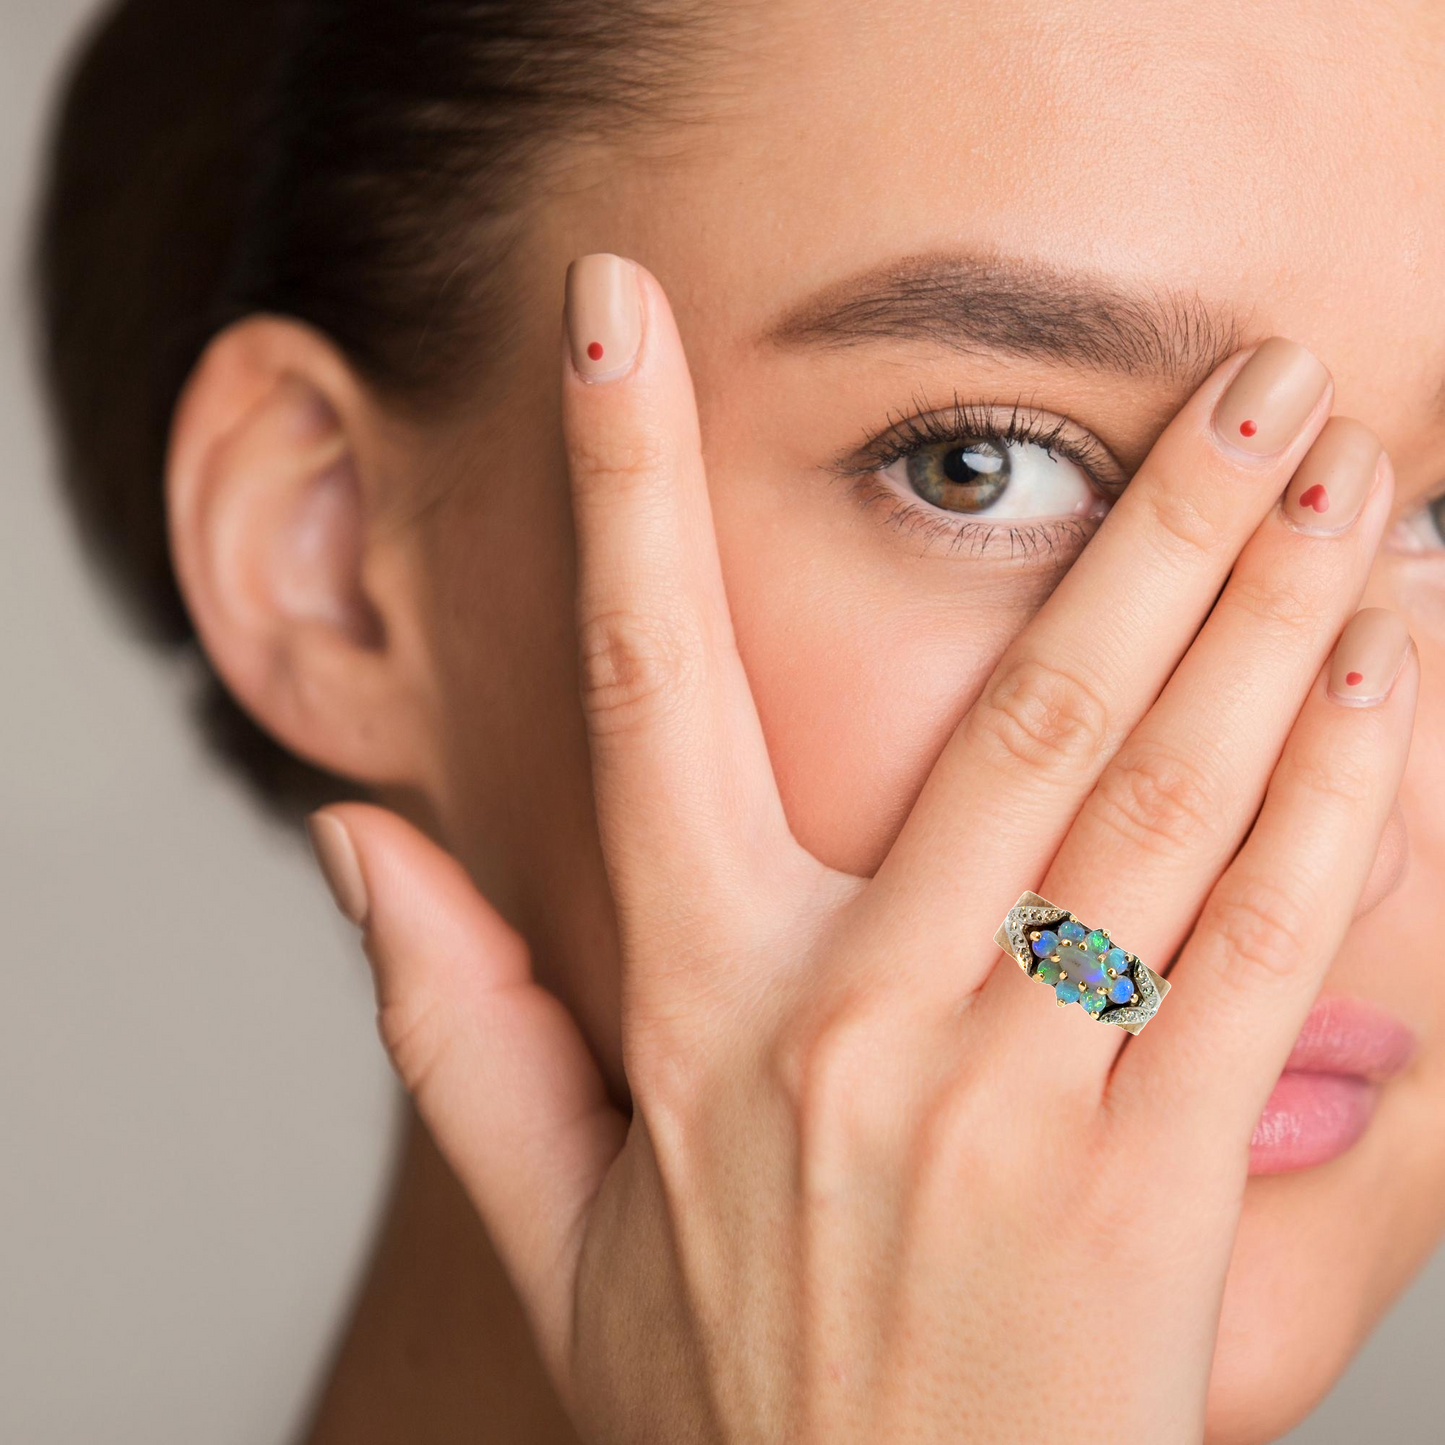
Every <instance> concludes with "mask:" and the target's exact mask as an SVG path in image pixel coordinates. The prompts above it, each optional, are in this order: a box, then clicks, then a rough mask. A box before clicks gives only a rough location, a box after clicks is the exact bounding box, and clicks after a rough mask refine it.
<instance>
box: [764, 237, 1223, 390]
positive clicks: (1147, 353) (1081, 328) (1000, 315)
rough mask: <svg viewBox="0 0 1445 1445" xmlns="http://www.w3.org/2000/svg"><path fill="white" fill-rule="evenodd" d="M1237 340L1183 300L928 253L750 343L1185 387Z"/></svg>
mask: <svg viewBox="0 0 1445 1445" xmlns="http://www.w3.org/2000/svg"><path fill="white" fill-rule="evenodd" d="M1245 334H1246V325H1245V321H1244V319H1243V318H1242V317H1241V316H1240V315H1239V314H1238V313H1236V312H1234V311H1232V310H1230V309H1228V308H1223V307H1216V306H1211V305H1209V304H1207V303H1206V302H1205V301H1204V299H1203V298H1202V297H1201V296H1199V295H1198V293H1197V292H1193V291H1185V290H1174V289H1168V288H1162V287H1144V288H1139V287H1134V288H1131V287H1129V286H1126V285H1124V284H1122V283H1119V282H1114V281H1110V280H1109V279H1107V278H1105V277H1103V276H1099V275H1095V274H1093V273H1089V272H1070V271H1061V270H1055V269H1052V268H1050V267H1048V266H1045V265H1043V264H1041V263H1039V262H1035V261H1026V260H1017V259H1011V258H982V257H978V256H959V255H928V256H914V257H906V258H904V259H902V260H897V261H892V262H888V263H886V264H885V265H883V266H879V267H874V268H872V269H870V270H867V271H864V272H861V273H859V274H857V275H855V276H851V277H848V278H846V279H844V280H842V281H837V282H834V283H832V284H831V285H828V286H825V287H824V288H823V289H822V290H821V291H818V292H816V293H814V294H813V295H812V296H810V297H808V298H807V299H806V300H805V301H803V302H801V303H800V304H798V305H795V306H793V307H790V308H789V309H788V310H787V311H786V312H785V313H784V314H783V316H782V317H781V319H780V320H778V321H777V322H775V323H774V324H773V325H772V326H770V327H768V328H767V329H766V330H765V331H764V332H763V335H762V339H763V341H765V342H767V343H771V344H773V345H776V346H781V347H799V346H819V347H825V348H842V347H852V346H862V345H865V344H867V343H869V342H874V341H922V342H926V343H929V344H932V345H936V346H943V347H947V348H949V349H951V350H954V351H960V352H963V353H965V354H970V355H973V354H978V353H980V352H993V353H1003V354H1007V355H1011V356H1022V357H1029V358H1034V359H1038V360H1041V361H1052V362H1061V363H1064V364H1067V365H1073V366H1085V367H1090V368H1093V369H1095V370H1103V371H1112V372H1118V373H1122V374H1123V375H1126V376H1151V377H1160V378H1164V379H1166V380H1169V381H1184V382H1188V383H1190V384H1197V383H1198V382H1199V381H1202V380H1203V379H1204V377H1205V376H1207V375H1208V374H1209V372H1210V371H1212V370H1213V369H1214V367H1216V366H1217V365H1218V364H1219V363H1220V362H1221V361H1223V360H1224V359H1225V357H1227V356H1229V355H1231V354H1232V353H1234V352H1235V351H1238V350H1239V349H1240V347H1241V346H1243V345H1244V336H1245Z"/></svg>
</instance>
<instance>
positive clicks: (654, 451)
mask: <svg viewBox="0 0 1445 1445" xmlns="http://www.w3.org/2000/svg"><path fill="white" fill-rule="evenodd" d="M568 452H569V456H570V460H571V466H572V477H573V481H574V482H575V484H576V485H577V487H578V488H579V489H580V490H581V491H583V492H586V493H593V492H596V493H601V494H603V495H605V496H608V497H616V496H619V495H622V496H626V495H628V494H629V493H633V492H637V491H639V490H643V489H646V488H647V487H650V486H652V485H654V484H655V483H656V481H657V479H658V478H660V477H662V476H664V475H666V472H667V468H668V455H667V450H666V448H665V447H664V445H663V443H662V441H661V439H660V438H659V437H657V436H655V435H653V434H652V433H651V432H647V431H638V432H629V433H627V434H625V435H609V436H606V437H595V436H594V437H578V438H573V439H572V441H571V442H570V443H569V446H568Z"/></svg>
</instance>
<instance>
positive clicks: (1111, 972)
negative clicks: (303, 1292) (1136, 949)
mask: <svg viewBox="0 0 1445 1445" xmlns="http://www.w3.org/2000/svg"><path fill="white" fill-rule="evenodd" d="M993 937H994V942H995V943H997V944H998V946H999V947H1000V948H1001V949H1003V951H1004V952H1005V953H1007V954H1010V955H1012V957H1013V960H1014V962H1015V963H1017V964H1018V966H1019V967H1020V968H1021V969H1023V971H1024V972H1025V973H1026V974H1028V975H1029V977H1030V978H1037V979H1041V980H1042V981H1043V982H1044V983H1046V984H1048V986H1049V987H1050V988H1051V989H1053V991H1054V1001H1055V1002H1056V1003H1057V1004H1059V1005H1060V1006H1061V1007H1062V1006H1063V1005H1065V1004H1071V1003H1077V1004H1079V1005H1080V1006H1081V1007H1082V1008H1083V1010H1084V1012H1085V1013H1087V1014H1089V1015H1090V1016H1091V1017H1092V1018H1094V1019H1095V1020H1097V1021H1098V1022H1099V1023H1104V1024H1113V1025H1115V1027H1117V1028H1121V1029H1127V1030H1128V1031H1129V1032H1130V1033H1131V1034H1137V1033H1138V1032H1139V1030H1140V1029H1142V1028H1143V1027H1144V1025H1145V1024H1147V1023H1148V1022H1149V1020H1150V1019H1152V1018H1153V1017H1154V1015H1155V1014H1156V1013H1157V1012H1158V1010H1159V1004H1160V1001H1161V1000H1162V999H1163V997H1164V995H1165V994H1166V993H1168V992H1169V980H1168V979H1167V978H1161V977H1160V976H1159V974H1157V973H1155V972H1154V970H1153V969H1152V968H1150V967H1149V966H1148V964H1145V963H1141V962H1140V961H1139V958H1138V956H1137V955H1136V954H1133V953H1128V952H1126V951H1125V950H1124V949H1122V948H1120V947H1119V946H1118V945H1117V944H1116V943H1115V942H1114V941H1113V939H1111V938H1110V937H1109V930H1108V929H1107V928H1086V927H1085V926H1084V925H1083V924H1082V923H1080V922H1079V920H1078V919H1077V918H1075V917H1074V915H1073V914H1072V913H1070V912H1069V910H1068V909H1067V908H1060V907H1059V906H1058V905H1057V904H1054V903H1050V902H1049V900H1048V899H1047V898H1040V897H1039V895H1038V894H1037V893H1025V894H1024V895H1023V896H1022V897H1021V898H1020V899H1019V901H1018V902H1017V903H1015V904H1014V906H1013V907H1012V908H1010V909H1009V911H1008V916H1007V917H1006V918H1005V919H1004V921H1003V922H1002V923H1001V924H1000V925H999V930H998V932H997V933H995V934H994V936H993Z"/></svg>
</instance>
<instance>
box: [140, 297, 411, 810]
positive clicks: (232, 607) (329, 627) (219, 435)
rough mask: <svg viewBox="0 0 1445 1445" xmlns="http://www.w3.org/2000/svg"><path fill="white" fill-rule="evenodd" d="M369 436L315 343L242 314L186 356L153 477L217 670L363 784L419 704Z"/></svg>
mask: <svg viewBox="0 0 1445 1445" xmlns="http://www.w3.org/2000/svg"><path fill="white" fill-rule="evenodd" d="M379 436H380V427H379V425H378V417H377V407H376V404H375V402H374V401H373V400H372V398H371V396H370V394H369V392H368V391H367V389H366V388H365V387H364V386H363V385H362V384H361V383H360V382H359V380H358V379H357V378H356V376H355V375H354V373H353V372H352V371H351V369H350V368H349V367H348V365H347V364H346V362H345V360H344V359H343V358H342V357H341V355H340V354H339V353H338V352H337V351H336V350H335V348H334V347H332V346H331V345H330V343H328V342H327V341H326V340H325V339H324V338H323V337H322V336H321V335H320V334H319V333H317V332H315V331H313V330H311V329H310V328H308V327H306V326H304V325H302V324H300V323H297V322H292V321H288V320H284V319H279V318H271V317H252V318H249V319H247V320H245V321H241V322H238V323H236V324H235V325H233V326H231V327H229V328H228V329H227V330H226V331H224V332H222V333H221V334H220V335H219V336H217V337H216V338H215V339H214V340H213V341H212V342H211V344H210V346H209V347H208V348H207V350H206V352H205V354H204V356H203V357H202V358H201V360H200V362H199V363H198V365H197V366H196V369H195V371H194V372H193V374H192V376H191V378H190V380H189V382H188V383H187V385H186V388H185V391H184V393H183V395H182V397H181V401H180V405H179V407H178V408H177V411H176V416H175V421H174V423H173V427H172V434H171V448H170V459H169V465H168V468H167V478H166V502H167V512H168V518H169V528H170V542H171V551H172V556H173V559H174V564H175V569H176V576H177V579H178V581H179V584H180V588H181V592H182V595H183V596H184V598H185V601H186V604H187V607H188V608H189V611H190V614H191V618H192V620H193V621H194V623H195V626H196V631H197V635H198V636H199V638H200V641H201V646H202V647H203V648H204V649H205V652H206V654H207V656H208V657H209V658H210V660H211V663H212V665H213V666H214V667H215V669H216V671H217V673H218V675H219V676H220V678H221V680H222V681H223V682H224V683H225V685H226V687H227V688H228V689H229V690H230V691H231V693H232V694H233V695H234V696H235V698H236V699H237V701H238V702H239V703H240V704H241V706H242V707H243V708H245V710H246V711H247V712H248V713H250V715H251V716H252V717H253V718H254V719H255V720H256V721H257V722H258V723H259V724H260V725H261V726H262V727H263V728H264V729H265V730H266V731H267V732H269V733H270V734H271V735H272V736H273V737H274V738H276V740H277V741H278V742H280V743H281V744H282V745H283V746H284V747H286V748H287V749H289V750H290V751H291V752H293V753H295V754H297V755H298V756H300V757H302V758H305V759H306V760H307V761H308V762H311V763H313V764H315V765H316V766H318V767H321V768H323V769H325V770H327V771H329V772H333V773H336V774H338V775H340V776H343V777H347V778H350V779H353V780H355V781H358V782H362V783H368V784H373V785H377V784H384V783H391V784H396V783H413V782H416V781H417V779H418V774H419V772H420V762H421V759H422V758H423V756H424V751H423V745H424V738H423V737H422V735H421V719H422V717H423V716H424V715H425V709H423V708H422V707H421V706H420V693H421V692H422V690H423V687H424V671H423V668H422V666H421V663H422V661H423V660H422V658H421V657H420V656H419V649H418V647H417V646H416V645H415V643H414V641H411V640H410V639H412V638H413V629H412V628H411V627H410V626H409V625H408V621H409V619H410V618H411V617H412V616H414V611H413V609H412V604H413V602H414V601H415V599H414V598H411V597H410V596H409V595H408V593H407V589H406V583H405V578H406V575H407V569H406V567H405V566H404V565H402V566H398V558H397V556H396V555H395V548H396V547H397V545H398V544H397V541H396V538H395V535H394V529H385V528H381V527H379V526H378V517H379V515H380V514H381V512H382V509H383V508H382V503H383V498H382V494H381V488H380V474H381V473H382V470H383V469H382V467H381V465H380V456H381V445H380V440H379Z"/></svg>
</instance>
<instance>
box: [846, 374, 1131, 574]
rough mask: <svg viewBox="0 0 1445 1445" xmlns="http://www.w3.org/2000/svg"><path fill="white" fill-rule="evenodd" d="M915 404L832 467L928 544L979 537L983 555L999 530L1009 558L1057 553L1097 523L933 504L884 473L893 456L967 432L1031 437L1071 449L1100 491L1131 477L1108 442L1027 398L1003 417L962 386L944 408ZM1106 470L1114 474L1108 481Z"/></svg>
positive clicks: (867, 502)
mask: <svg viewBox="0 0 1445 1445" xmlns="http://www.w3.org/2000/svg"><path fill="white" fill-rule="evenodd" d="M914 408H915V409H914V410H913V411H912V412H911V413H909V414H907V415H905V416H900V417H897V418H895V417H893V416H892V415H890V417H889V421H888V428H887V430H885V431H884V432H883V433H881V434H880V435H878V436H875V437H870V438H868V439H866V440H865V441H864V443H863V445H862V446H861V447H859V448H858V449H857V450H855V451H853V452H850V453H847V454H846V455H844V456H841V457H839V458H837V459H836V460H835V461H834V462H833V463H832V464H831V465H830V466H829V467H828V470H829V471H831V472H832V473H833V474H834V475H835V476H837V477H839V478H841V479H843V480H845V481H847V482H848V483H849V484H850V486H851V490H852V492H853V495H854V496H855V497H856V498H857V499H858V501H859V503H860V504H861V505H863V506H865V507H872V506H879V505H887V504H890V503H891V504H892V510H891V511H890V512H889V514H888V516H887V517H886V518H885V522H886V524H887V525H889V526H892V527H895V528H897V529H898V530H900V531H902V532H904V534H905V535H907V536H915V535H921V536H922V538H923V541H924V545H925V547H928V546H931V545H932V544H933V543H934V542H937V541H939V540H947V542H948V543H949V546H948V550H949V551H950V552H957V551H959V550H960V549H961V548H962V547H963V546H964V545H965V544H966V543H970V542H972V543H974V544H975V545H974V546H973V547H972V549H971V550H972V553H973V555H975V556H979V555H982V554H983V553H984V552H985V551H987V550H988V548H989V546H990V545H991V544H992V543H993V542H994V541H995V540H997V539H998V538H1000V537H1001V536H1007V538H1008V541H1009V556H1010V558H1015V557H1018V556H1019V555H1020V554H1021V553H1022V555H1025V556H1029V557H1036V556H1038V555H1039V554H1040V553H1041V552H1044V551H1047V552H1049V553H1051V554H1053V553H1056V552H1057V551H1058V550H1059V549H1060V546H1061V544H1067V547H1068V550H1069V551H1070V552H1071V553H1072V552H1073V551H1075V550H1077V548H1078V547H1080V546H1082V545H1083V544H1084V543H1085V542H1086V541H1088V539H1089V537H1090V536H1091V535H1092V533H1091V529H1090V528H1089V527H1087V526H1085V525H1084V523H1082V522H1080V521H1079V520H1077V519H1076V518H1072V517H1066V518H1061V519H1059V520H1057V521H1052V522H1027V523H1024V522H1008V523H1002V522H980V521H975V520H972V519H969V518H964V517H952V516H950V515H949V514H948V513H946V512H943V511H940V510H939V509H938V508H936V507H932V506H930V505H929V504H928V503H927V502H926V501H924V500H923V498H921V497H916V498H910V497H905V496H903V495H902V494H901V493H900V492H899V491H898V490H897V489H896V488H895V487H893V486H891V485H890V484H889V483H888V482H886V481H884V479H883V477H882V475H881V474H882V473H883V472H884V471H886V470H887V469H888V468H889V467H890V466H892V465H893V464H894V463H895V462H898V461H902V460H904V459H905V458H907V457H911V456H915V455H916V454H917V453H918V452H921V451H923V450H924V449H925V448H927V447H931V446H938V445H940V444H946V443H949V442H959V441H963V440H965V439H967V438H969V437H985V438H988V439H989V440H993V441H1003V442H1028V443H1032V444H1033V445H1034V446H1037V447H1041V448H1042V449H1043V450H1045V451H1048V452H1051V453H1053V454H1054V455H1056V456H1061V457H1066V458H1067V459H1068V460H1069V461H1071V462H1074V463H1075V464H1076V465H1077V466H1079V467H1080V468H1081V469H1082V470H1083V472H1084V474H1085V475H1086V476H1087V477H1088V478H1089V481H1090V482H1091V483H1092V484H1093V485H1094V486H1095V487H1097V488H1098V490H1099V492H1100V494H1101V495H1104V496H1110V495H1117V493H1118V492H1119V491H1120V490H1122V488H1123V485H1124V483H1125V481H1126V480H1127V478H1126V477H1125V476H1124V475H1123V474H1122V471H1121V469H1120V467H1119V464H1118V462H1116V461H1115V460H1114V458H1113V457H1112V456H1111V455H1110V453H1109V451H1108V449H1107V448H1106V447H1105V446H1104V444H1103V443H1102V442H1100V441H1098V440H1097V439H1096V438H1094V437H1090V436H1088V435H1087V433H1085V434H1083V435H1078V436H1076V435H1074V434H1073V433H1072V431H1071V428H1072V425H1073V424H1072V423H1070V422H1069V421H1067V420H1066V419H1065V418H1063V417H1059V416H1052V415H1050V414H1048V413H1045V412H1040V411H1038V410H1036V409H1035V408H1033V407H1030V406H1027V405H1025V404H1024V402H1023V401H1022V399H1020V400H1017V401H1015V402H1013V403H1012V404H1011V406H1010V407H1009V408H1008V410H1007V418H1006V419H1005V417H1004V415H1003V411H1002V409H1001V408H999V407H997V406H983V405H978V404H975V403H972V402H965V401H963V400H962V399H961V398H960V397H959V396H958V394H957V393H955V394H954V397H953V401H952V403H951V404H950V405H949V406H947V407H945V408H943V409H941V410H940V409H937V408H935V409H931V410H929V409H926V403H925V402H924V400H923V399H922V398H916V399H915V402H914ZM1105 476H1111V477H1112V480H1109V481H1105V480H1104V477H1105Z"/></svg>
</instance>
